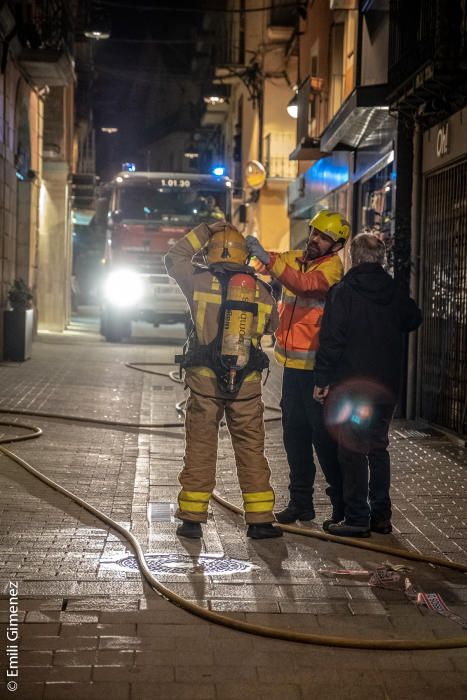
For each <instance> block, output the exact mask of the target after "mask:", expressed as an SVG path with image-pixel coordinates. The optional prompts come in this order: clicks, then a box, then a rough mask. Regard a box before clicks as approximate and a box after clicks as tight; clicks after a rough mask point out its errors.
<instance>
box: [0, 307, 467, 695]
mask: <svg viewBox="0 0 467 700" xmlns="http://www.w3.org/2000/svg"><path fill="white" fill-rule="evenodd" d="M133 335H134V336H137V337H133V339H132V341H131V342H127V343H123V344H107V343H105V342H104V341H103V340H102V338H101V337H100V336H99V334H98V324H97V319H96V318H94V317H93V316H92V315H87V316H84V315H82V316H79V317H75V318H74V319H73V322H72V324H71V325H70V326H69V328H68V330H67V331H65V332H64V333H50V332H49V333H46V332H41V333H40V334H39V336H38V339H37V341H36V342H35V343H34V346H33V353H32V359H31V360H29V361H28V362H25V363H22V364H16V363H5V364H0V410H1V408H10V409H21V410H31V411H42V412H49V413H59V414H62V415H64V416H66V415H75V416H82V417H88V418H103V419H108V420H116V421H131V422H144V423H148V422H151V423H159V422H160V423H163V422H176V421H177V414H176V411H175V404H176V403H177V402H178V401H181V400H182V399H183V396H184V394H183V388H182V385H180V384H177V383H174V382H173V381H172V380H171V379H170V377H169V376H168V372H169V371H171V370H173V365H172V361H173V356H174V354H175V352H178V351H179V349H180V348H181V345H182V343H183V339H184V331H183V327H182V326H181V325H179V326H173V327H171V326H162V327H161V328H160V329H158V330H156V331H151V332H150V333H148V332H147V331H146V330H145V329H144V328H143V327H141V328H140V327H139V326H134V329H133ZM126 362H167V368H166V371H167V377H162V376H154V375H150V374H143V373H141V372H136V371H132V370H131V369H128V368H126V367H125V366H124V363H126ZM271 364H272V370H273V371H272V373H271V376H270V377H269V380H268V382H267V384H266V386H265V389H264V399H265V403H266V405H267V406H272V407H276V408H277V407H278V403H279V395H280V381H281V375H280V370H279V368H278V366H277V365H275V364H274V361H272V363H271ZM155 369H157V370H161V371H165V369H164V368H155ZM265 416H266V418H271V417H275V416H277V414H275V413H273V412H271V411H268V410H266V413H265ZM1 418H2V420H6V421H7V420H11V421H12V422H13V421H19V422H27V423H31V424H34V425H37V426H39V427H40V428H42V430H43V436H42V437H40V438H39V439H38V440H31V441H28V442H21V443H18V444H16V445H15V444H13V445H7V447H9V448H11V449H12V451H13V452H15V453H16V454H18V455H20V456H21V457H22V458H23V459H25V460H26V461H28V462H30V463H31V464H32V465H33V466H34V467H36V468H37V469H38V470H40V471H41V472H43V473H44V474H46V475H47V476H49V477H50V478H51V479H53V480H55V481H57V482H59V483H60V484H61V485H63V486H65V487H66V488H67V489H69V490H71V491H72V492H73V493H75V494H77V495H78V496H80V497H81V498H83V499H85V500H86V501H88V502H89V503H91V504H92V505H94V506H95V507H97V508H99V509H100V510H102V511H103V512H104V513H106V514H107V515H109V516H110V517H111V518H113V519H114V520H116V521H117V522H118V523H120V524H121V525H123V526H124V527H126V528H128V529H130V530H131V532H132V533H133V535H135V536H136V537H137V538H138V540H139V542H140V543H141V546H142V548H143V550H144V552H145V555H146V558H147V562H148V564H149V565H150V568H151V570H152V571H153V573H154V574H155V575H156V577H158V578H160V580H161V581H162V582H163V583H164V584H165V585H167V586H168V587H169V588H170V589H172V590H173V591H175V592H176V593H178V594H180V595H182V596H184V597H185V598H187V599H189V600H191V601H194V602H197V603H198V604H200V605H202V606H205V607H207V608H209V609H211V610H215V611H221V612H225V613H226V614H228V615H230V616H231V617H235V618H238V619H242V620H246V621H249V622H254V623H256V624H264V625H270V626H275V627H283V628H286V629H294V630H300V631H307V632H314V633H316V634H321V635H335V636H346V637H355V638H366V639H408V638H410V639H427V640H439V639H441V638H449V637H462V636H464V637H467V622H466V620H467V578H466V575H465V574H462V573H460V572H456V571H451V570H449V569H443V568H441V567H434V566H429V565H426V564H421V563H417V562H413V561H406V560H403V559H398V558H397V557H393V556H389V555H387V554H386V555H384V554H379V553H376V552H370V551H365V550H361V549H355V548H353V547H350V546H344V545H341V544H335V543H331V542H324V541H320V540H318V539H313V538H305V537H300V536H294V535H290V534H285V536H284V537H283V538H282V539H280V540H275V541H253V540H248V539H247V538H246V536H245V527H244V524H243V523H242V520H241V518H240V517H239V516H237V515H235V514H233V513H230V512H227V511H226V510H225V509H224V508H222V507H221V506H219V505H218V504H216V503H212V504H211V507H210V516H209V522H208V525H207V526H206V527H205V529H204V537H203V540H202V541H201V544H199V543H198V542H194V543H191V542H189V541H187V540H185V541H182V540H179V539H178V538H177V537H176V535H175V527H176V521H175V519H174V517H173V513H174V508H175V506H174V504H175V503H176V496H177V490H178V482H177V474H178V472H179V470H180V468H181V464H182V455H183V446H184V442H183V430H182V424H181V427H180V428H172V429H169V430H163V429H160V430H158V429H153V430H141V431H138V430H136V429H131V428H129V429H127V428H121V427H115V428H110V427H109V426H99V425H93V424H91V423H89V424H86V423H83V424H79V423H73V421H70V420H63V421H61V420H58V419H45V418H38V417H35V418H27V417H25V416H16V417H15V416H8V415H7V414H2V416H1ZM0 430H1V431H3V432H2V437H3V436H5V435H12V436H13V435H15V434H19V433H20V432H21V430H20V429H18V430H16V429H14V428H4V427H3V426H2V427H1V428H0ZM391 455H392V460H393V461H392V465H393V487H392V497H393V504H394V517H393V524H394V532H393V534H392V535H389V536H383V535H373V536H372V538H371V541H372V542H375V543H381V544H385V545H390V546H394V547H400V548H406V549H410V550H416V551H419V552H423V553H425V554H428V555H432V556H437V557H442V558H447V559H450V560H452V561H456V562H459V563H464V564H465V563H467V519H466V513H467V508H466V505H467V504H466V500H467V450H466V449H465V448H464V447H462V446H461V443H460V442H459V443H455V442H453V441H451V440H449V439H448V438H447V437H446V436H444V435H442V434H440V433H434V432H433V431H432V430H429V429H427V428H426V427H424V426H423V424H421V423H419V424H415V423H406V422H402V421H395V422H394V424H393V429H392V445H391ZM267 456H268V458H269V460H270V465H271V469H272V472H273V484H274V488H275V490H276V498H277V503H276V506H277V508H279V507H281V506H283V505H284V504H285V503H286V501H287V483H288V473H287V467H286V459H285V454H284V450H283V447H282V441H281V427H280V422H279V421H275V422H270V423H268V428H267ZM217 489H218V490H219V493H220V494H221V495H222V496H224V497H226V498H227V499H228V500H229V501H231V502H233V503H235V504H236V505H239V504H240V503H241V498H240V492H239V489H238V485H237V481H236V475H235V465H234V460H233V453H232V449H231V445H230V440H229V437H228V433H227V431H226V430H225V428H223V429H222V430H221V435H220V441H219V459H218V484H217ZM316 505H317V519H316V522H314V523H312V524H309V526H310V527H312V528H316V529H318V528H320V526H321V522H322V520H323V519H324V518H325V517H327V516H328V515H329V509H328V503H327V497H326V495H325V493H324V483H323V479H322V476H321V474H320V473H319V472H318V479H317V495H316ZM0 533H1V543H2V547H1V555H0V556H1V574H0V576H1V586H2V591H1V595H2V598H1V600H0V603H1V608H2V611H1V616H2V618H1V619H2V635H3V638H4V639H5V635H6V631H5V630H6V628H7V626H8V620H9V617H8V608H9V589H10V582H16V583H17V584H18V595H19V610H20V614H19V623H20V624H19V633H20V637H19V642H18V644H19V676H18V679H17V681H18V689H17V691H16V693H11V692H10V693H8V692H6V691H4V690H2V692H3V693H4V694H3V695H1V697H10V698H11V697H16V698H24V699H25V700H65V699H66V698H70V699H73V700H81V699H83V700H84V699H85V700H95V699H101V698H107V697H111V698H112V700H149V699H151V700H153V699H155V698H160V699H161V700H171V699H173V700H182V699H184V700H239V699H240V698H241V699H242V700H253V699H255V700H263V699H264V700H266V699H267V700H276V699H277V700H308V699H309V698H313V699H314V700H321V699H322V700H328V699H329V700H340V699H341V698H342V700H344V699H345V700H352V699H353V698H359V699H361V698H371V699H372V700H379V699H381V700H401V699H403V700H406V699H408V698H410V699H412V698H413V699H417V698H420V699H421V698H424V699H426V698H427V697H430V698H434V697H449V698H450V699H451V700H455V699H457V698H459V699H461V698H465V697H467V670H466V669H467V663H466V650H465V649H450V650H442V651H368V650H364V649H363V650H359V649H339V648H332V647H329V646H320V647H318V646H308V645H301V644H298V643H291V642H285V641H276V640H272V639H265V638H262V637H254V636H249V635H246V634H243V633H241V632H236V631H233V630H229V629H226V628H222V627H218V626H216V625H213V624H211V623H208V622H205V621H202V620H200V619H198V618H196V617H194V616H193V615H191V614H189V613H186V612H184V611H182V610H180V609H178V608H177V607H175V606H174V605H172V604H171V603H169V602H167V601H166V600H164V599H163V598H161V597H160V596H159V595H158V594H157V593H156V592H154V591H153V590H151V589H150V588H149V586H148V585H146V584H145V583H143V582H142V578H141V575H140V573H139V571H138V569H137V565H136V562H135V559H134V557H133V553H132V552H131V551H130V550H129V549H128V547H127V544H126V542H124V541H123V539H122V538H121V537H120V536H117V535H116V534H114V533H112V532H111V531H110V530H109V528H108V527H107V526H105V525H104V524H102V523H101V522H99V521H98V520H97V519H96V518H94V517H92V516H91V515H89V514H88V513H86V512H85V511H83V509H82V508H80V507H79V506H78V505H76V504H74V503H72V502H70V501H69V500H67V499H66V498H65V497H63V496H61V495H60V494H57V493H56V492H54V491H52V490H51V489H50V488H48V487H47V486H45V485H43V484H42V483H40V482H39V481H38V480H37V479H35V478H34V477H32V476H31V475H29V474H27V473H26V472H25V471H24V470H22V469H21V467H19V466H18V465H16V464H14V463H13V462H11V461H10V460H9V459H7V458H6V457H5V456H4V455H1V456H0ZM388 561H389V562H390V564H391V565H392V566H393V567H395V566H396V565H401V564H404V565H405V567H406V569H405V570H404V571H403V572H402V573H401V574H400V576H401V578H400V581H399V582H398V583H397V584H395V585H394V586H393V589H390V588H383V587H377V586H369V585H368V581H369V578H370V575H371V574H372V573H373V572H374V571H375V569H376V567H377V566H378V565H380V564H382V563H386V562H388ZM389 568H390V567H389ZM396 568H397V567H396ZM342 570H345V571H347V572H348V573H344V574H342V573H336V572H339V571H342ZM359 571H361V573H358V572H359ZM367 572H369V573H367ZM405 577H408V578H409V579H410V581H411V583H412V584H413V586H414V587H415V588H416V589H417V590H419V591H424V592H427V593H434V592H436V593H439V594H441V595H442V598H443V600H444V602H445V603H446V605H447V606H448V607H449V609H450V610H451V611H452V612H453V613H456V614H457V615H459V616H461V617H463V618H464V628H462V626H461V624H458V623H456V621H453V620H450V619H447V618H445V617H442V616H441V615H439V614H436V613H435V612H432V611H429V610H427V609H426V608H424V607H422V606H420V605H416V604H414V602H413V601H412V600H410V599H409V598H408V597H407V596H406V595H404V591H403V582H404V578H405ZM1 662H2V667H5V663H6V659H5V655H3V656H2V659H1ZM4 674H5V672H4V670H2V675H3V676H4Z"/></svg>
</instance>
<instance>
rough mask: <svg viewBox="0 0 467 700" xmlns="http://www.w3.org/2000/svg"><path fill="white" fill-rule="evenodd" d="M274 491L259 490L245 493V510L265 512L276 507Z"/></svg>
mask: <svg viewBox="0 0 467 700" xmlns="http://www.w3.org/2000/svg"><path fill="white" fill-rule="evenodd" d="M274 500H275V499H274V491H273V490H272V489H271V490H270V491H258V492H256V493H244V494H243V510H244V511H245V513H264V512H266V511H269V510H272V509H273V507H274Z"/></svg>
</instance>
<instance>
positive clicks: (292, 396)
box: [281, 368, 344, 519]
mask: <svg viewBox="0 0 467 700" xmlns="http://www.w3.org/2000/svg"><path fill="white" fill-rule="evenodd" d="M314 385H315V373H314V372H313V371H310V370H304V369H290V368H285V369H284V376H283V380H282V400H281V408H282V428H283V433H284V436H283V437H284V447H285V451H286V453H287V459H288V462H289V467H290V484H289V491H290V503H291V504H292V505H293V506H295V507H296V508H298V509H299V510H302V511H309V510H311V509H312V508H313V491H314V481H315V474H316V467H315V463H314V460H313V446H314V448H315V450H316V454H317V456H318V460H319V463H320V465H321V469H322V470H323V473H324V476H325V479H326V481H327V484H328V487H327V489H326V493H327V494H328V496H329V498H330V500H331V503H332V507H333V514H334V516H335V517H337V518H338V519H341V518H343V517H344V508H343V497H342V478H341V470H340V467H339V461H338V457H337V444H336V443H335V442H334V440H333V439H332V438H331V436H330V435H329V433H328V431H327V430H326V428H325V426H324V421H323V407H322V405H321V404H320V403H318V402H317V401H315V400H314V399H313V388H314Z"/></svg>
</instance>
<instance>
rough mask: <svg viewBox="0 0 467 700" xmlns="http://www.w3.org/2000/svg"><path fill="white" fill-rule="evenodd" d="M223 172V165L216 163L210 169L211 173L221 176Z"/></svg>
mask: <svg viewBox="0 0 467 700" xmlns="http://www.w3.org/2000/svg"><path fill="white" fill-rule="evenodd" d="M224 173H225V168H224V166H223V165H216V167H215V168H213V169H212V174H213V175H216V176H217V177H222V175H223V174H224Z"/></svg>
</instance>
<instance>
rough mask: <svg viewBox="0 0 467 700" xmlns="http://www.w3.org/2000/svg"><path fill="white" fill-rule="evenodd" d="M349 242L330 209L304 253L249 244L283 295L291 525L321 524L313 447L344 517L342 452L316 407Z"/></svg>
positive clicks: (280, 516)
mask: <svg viewBox="0 0 467 700" xmlns="http://www.w3.org/2000/svg"><path fill="white" fill-rule="evenodd" d="M349 235H350V225H349V223H348V222H347V221H346V220H345V219H344V218H343V217H342V216H341V215H340V214H338V213H336V212H333V211H329V210H327V209H323V210H322V211H320V212H318V214H316V216H314V217H313V218H312V219H311V221H310V222H309V236H308V241H307V244H306V248H305V250H304V251H303V250H291V251H288V252H286V253H269V252H267V251H265V250H264V248H263V247H262V246H261V244H260V243H259V241H258V240H257V239H256V238H254V237H253V236H247V239H246V240H247V244H248V248H249V251H250V253H251V254H252V255H254V256H255V257H256V258H257V259H258V260H259V261H260V262H261V263H262V265H264V267H265V269H266V271H267V272H268V273H269V274H270V275H272V276H273V277H275V278H276V279H277V280H279V282H280V283H281V284H282V287H283V291H282V298H281V301H280V302H279V319H280V320H279V328H278V331H277V332H276V343H275V348H274V354H275V357H276V359H277V361H278V362H279V363H280V364H281V365H283V367H284V374H283V380H282V398H281V408H282V428H283V440H284V447H285V451H286V453H287V460H288V463H289V468H290V477H289V478H290V482H289V503H288V505H287V506H286V508H285V509H284V510H282V511H280V512H279V513H277V514H276V519H277V520H278V522H280V523H284V524H287V523H293V522H295V521H296V520H313V519H314V518H315V509H314V505H313V492H314V480H315V474H316V467H315V463H314V460H313V449H312V446H313V447H314V448H315V450H316V454H317V457H318V460H319V463H320V465H321V469H322V470H323V473H324V476H325V478H326V481H327V489H326V493H327V494H328V496H329V498H330V501H331V505H332V516H331V517H332V518H333V519H337V522H339V521H340V520H342V518H343V517H344V504H343V495H342V478H341V472H340V468H339V462H338V458H337V446H336V443H335V442H334V440H333V439H332V437H331V436H330V435H329V433H328V432H327V430H326V428H325V426H324V420H323V408H322V406H321V405H320V404H319V403H317V402H316V401H314V400H313V389H314V383H315V377H314V366H315V356H316V352H317V350H318V345H319V329H320V323H321V318H322V315H323V309H324V301H325V298H326V294H327V292H328V290H329V289H330V287H332V285H334V284H336V282H339V281H340V279H341V278H342V275H343V266H342V262H341V259H340V257H339V255H338V251H339V250H341V248H343V246H344V245H345V242H346V240H347V239H348V237H349ZM263 269H264V268H263Z"/></svg>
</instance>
